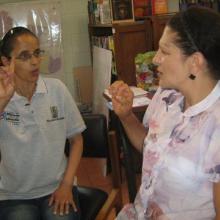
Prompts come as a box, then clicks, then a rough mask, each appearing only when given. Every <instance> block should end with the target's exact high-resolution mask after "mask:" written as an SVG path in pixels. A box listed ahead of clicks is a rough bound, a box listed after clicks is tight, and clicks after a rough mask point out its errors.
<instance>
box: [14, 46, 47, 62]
mask: <svg viewBox="0 0 220 220" xmlns="http://www.w3.org/2000/svg"><path fill="white" fill-rule="evenodd" d="M44 53H45V51H44V50H41V49H37V50H35V51H34V52H33V53H29V52H28V51H22V52H21V53H20V54H19V55H18V56H17V57H15V59H17V60H21V61H23V62H26V61H29V60H31V58H32V56H34V57H35V58H41V57H42V56H43V55H44Z"/></svg>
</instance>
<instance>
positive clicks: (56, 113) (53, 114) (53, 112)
mask: <svg viewBox="0 0 220 220" xmlns="http://www.w3.org/2000/svg"><path fill="white" fill-rule="evenodd" d="M50 113H51V119H48V120H47V122H52V121H58V120H63V119H64V117H58V116H59V111H58V108H57V106H50Z"/></svg>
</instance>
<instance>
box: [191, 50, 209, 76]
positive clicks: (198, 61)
mask: <svg viewBox="0 0 220 220" xmlns="http://www.w3.org/2000/svg"><path fill="white" fill-rule="evenodd" d="M205 65H206V60H205V58H204V56H203V54H202V53H200V52H195V53H194V54H192V57H191V72H192V73H193V74H194V75H198V74H199V73H200V72H201V71H204V67H205Z"/></svg>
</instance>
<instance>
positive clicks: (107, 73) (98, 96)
mask: <svg viewBox="0 0 220 220" xmlns="http://www.w3.org/2000/svg"><path fill="white" fill-rule="evenodd" d="M111 67H112V51H110V50H106V49H103V48H99V47H95V46H94V47H93V113H102V114H104V115H106V117H107V118H108V108H107V107H106V104H105V100H104V97H103V91H104V90H105V89H106V88H108V87H109V86H110V82H111Z"/></svg>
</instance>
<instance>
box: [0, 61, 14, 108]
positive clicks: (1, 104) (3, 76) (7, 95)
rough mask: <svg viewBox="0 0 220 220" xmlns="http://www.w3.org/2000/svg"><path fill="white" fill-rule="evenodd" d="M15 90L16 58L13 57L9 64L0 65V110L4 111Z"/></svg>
mask: <svg viewBox="0 0 220 220" xmlns="http://www.w3.org/2000/svg"><path fill="white" fill-rule="evenodd" d="M14 91H15V84H14V58H12V59H11V62H10V64H9V65H8V66H0V112H3V111H4V108H5V106H6V105H7V104H8V102H9V101H10V99H11V97H12V96H13V94H14Z"/></svg>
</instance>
